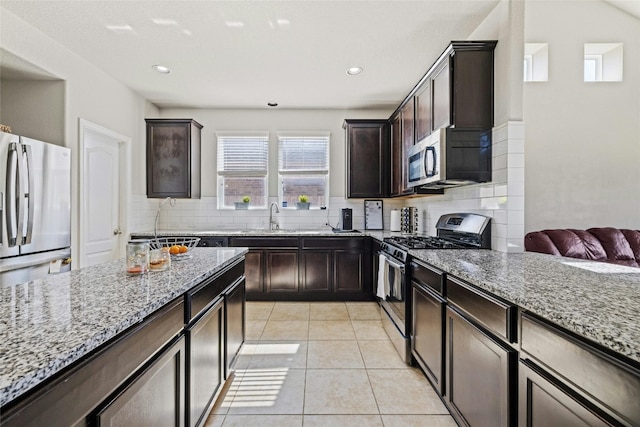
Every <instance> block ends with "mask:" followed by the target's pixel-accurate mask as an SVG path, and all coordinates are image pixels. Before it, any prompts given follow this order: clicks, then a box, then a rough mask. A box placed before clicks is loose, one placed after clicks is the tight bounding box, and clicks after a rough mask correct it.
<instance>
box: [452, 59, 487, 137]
mask: <svg viewBox="0 0 640 427" xmlns="http://www.w3.org/2000/svg"><path fill="white" fill-rule="evenodd" d="M453 65H454V67H453V75H452V77H453V84H452V87H453V94H452V96H453V118H452V124H454V125H455V126H456V127H457V128H475V129H491V128H492V127H493V50H477V51H473V50H466V51H461V52H456V54H455V55H453Z"/></svg>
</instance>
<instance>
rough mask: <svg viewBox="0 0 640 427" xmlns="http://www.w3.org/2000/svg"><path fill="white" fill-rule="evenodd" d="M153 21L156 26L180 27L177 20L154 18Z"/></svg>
mask: <svg viewBox="0 0 640 427" xmlns="http://www.w3.org/2000/svg"><path fill="white" fill-rule="evenodd" d="M151 21H152V22H153V23H154V24H156V25H178V21H176V20H175V19H165V18H153V19H151Z"/></svg>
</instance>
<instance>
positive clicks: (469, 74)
mask: <svg viewBox="0 0 640 427" xmlns="http://www.w3.org/2000/svg"><path fill="white" fill-rule="evenodd" d="M496 44H497V42H496V41H463V42H451V44H450V45H449V46H448V47H447V49H446V50H445V51H444V52H443V53H442V55H440V57H439V58H438V60H437V61H436V62H435V63H434V64H433V65H432V66H431V68H429V71H427V73H426V74H425V75H424V77H423V78H422V79H421V80H420V82H418V84H417V85H416V87H415V88H414V89H413V90H412V91H411V93H410V94H409V95H408V96H407V98H405V101H404V102H406V99H408V98H415V103H416V142H419V141H421V140H423V139H424V138H426V137H427V136H429V135H430V134H431V133H432V132H433V131H434V130H436V129H440V128H443V127H449V126H451V127H456V128H464V129H482V130H490V129H491V128H492V127H493V52H494V49H495V47H496ZM401 105H402V104H401ZM392 117H393V116H392Z"/></svg>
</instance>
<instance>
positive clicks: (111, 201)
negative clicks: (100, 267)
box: [80, 121, 126, 267]
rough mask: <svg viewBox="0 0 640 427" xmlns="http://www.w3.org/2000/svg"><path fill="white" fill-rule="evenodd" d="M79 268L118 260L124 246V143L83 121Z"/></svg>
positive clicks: (116, 136)
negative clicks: (122, 160)
mask: <svg viewBox="0 0 640 427" xmlns="http://www.w3.org/2000/svg"><path fill="white" fill-rule="evenodd" d="M80 133H81V135H82V141H83V144H82V168H81V170H82V177H81V181H80V182H81V188H80V192H81V195H82V204H81V212H80V218H81V223H82V227H81V233H80V234H81V237H80V246H81V248H80V266H81V267H87V266H90V265H95V264H101V263H104V262H109V261H112V260H115V259H118V258H121V256H122V253H123V248H124V244H125V233H124V228H125V227H124V218H125V217H126V216H124V215H123V209H122V207H123V206H122V205H123V200H124V197H123V196H124V195H123V194H122V192H123V189H124V188H125V185H124V183H123V182H122V179H124V177H123V176H124V175H125V174H123V173H122V172H123V171H124V165H123V164H121V163H122V162H121V159H122V158H123V155H122V154H123V153H122V151H123V150H125V141H123V139H125V138H124V137H121V136H119V135H117V134H115V133H113V132H111V131H109V130H107V129H103V128H100V127H98V126H96V125H92V124H90V123H88V122H85V121H82V122H81V126H80Z"/></svg>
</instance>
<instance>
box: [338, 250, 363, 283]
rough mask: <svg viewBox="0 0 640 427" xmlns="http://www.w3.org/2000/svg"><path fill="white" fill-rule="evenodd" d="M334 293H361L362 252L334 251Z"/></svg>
mask: <svg viewBox="0 0 640 427" xmlns="http://www.w3.org/2000/svg"><path fill="white" fill-rule="evenodd" d="M334 266H335V267H334V271H335V272H334V274H335V281H334V288H335V292H338V293H339V292H362V289H363V277H362V273H363V254H362V252H347V251H335V255H334Z"/></svg>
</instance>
